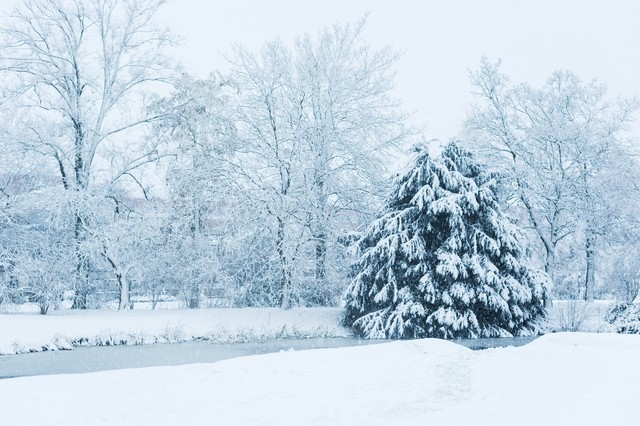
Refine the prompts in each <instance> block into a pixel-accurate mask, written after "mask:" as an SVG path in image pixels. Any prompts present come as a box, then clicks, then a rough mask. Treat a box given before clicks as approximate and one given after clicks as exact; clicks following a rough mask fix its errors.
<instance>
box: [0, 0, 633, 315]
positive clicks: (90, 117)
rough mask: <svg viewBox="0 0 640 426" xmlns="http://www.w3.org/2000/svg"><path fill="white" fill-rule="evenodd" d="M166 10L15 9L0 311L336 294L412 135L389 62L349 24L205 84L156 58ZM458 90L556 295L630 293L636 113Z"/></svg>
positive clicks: (247, 55) (272, 46)
mask: <svg viewBox="0 0 640 426" xmlns="http://www.w3.org/2000/svg"><path fill="white" fill-rule="evenodd" d="M162 3H163V2H162V1H156V0H111V1H98V0H81V1H66V0H63V1H53V0H25V1H23V3H22V4H21V5H20V6H19V7H18V8H17V9H16V10H15V12H14V13H13V14H12V15H11V16H10V17H8V18H7V20H6V21H5V22H6V23H7V25H6V26H5V27H3V28H2V29H1V30H0V33H1V38H2V47H1V50H2V52H1V53H2V54H1V55H0V73H1V74H2V79H1V83H0V85H2V92H1V93H2V102H1V103H0V115H1V116H2V122H1V124H0V144H1V145H2V150H0V157H1V159H2V164H3V169H2V172H1V173H0V195H1V206H0V207H1V208H0V229H1V232H0V303H22V302H25V301H32V302H37V303H38V304H39V306H40V310H41V312H42V313H47V312H48V311H49V310H50V309H52V308H55V307H56V306H58V305H59V304H60V303H61V302H62V301H63V300H65V299H68V300H70V301H72V305H73V307H74V308H79V309H84V308H91V307H99V306H103V305H104V304H105V303H106V302H108V301H113V300H114V299H116V300H118V302H119V303H118V304H119V307H120V309H124V308H127V307H130V306H131V305H132V300H142V299H144V300H148V301H150V302H151V303H152V305H153V306H155V305H156V304H157V303H158V302H160V301H162V300H164V299H165V298H171V299H176V298H177V299H178V300H181V301H183V302H184V305H185V306H188V307H191V308H196V307H199V306H202V305H216V306H230V305H232V306H281V307H283V308H289V307H291V306H299V305H303V306H308V305H337V304H339V303H340V300H341V298H342V296H343V293H344V291H345V289H346V288H347V286H348V284H349V282H350V281H351V280H352V278H353V276H354V274H355V273H356V271H354V270H353V265H354V263H353V262H354V259H355V257H354V252H353V250H352V248H353V246H354V243H355V242H356V241H357V240H358V239H359V237H360V232H362V231H363V230H364V229H365V228H366V227H367V226H368V225H369V224H370V223H371V222H372V221H373V220H374V219H375V218H376V216H377V214H378V211H379V209H380V207H381V206H382V202H383V200H384V199H385V198H386V197H387V195H388V193H389V191H390V188H391V183H392V180H393V179H392V174H393V172H394V171H395V170H397V169H398V167H399V166H400V165H401V160H399V159H400V158H403V157H405V155H406V153H407V152H409V147H410V146H412V145H413V144H415V143H417V142H420V141H422V140H423V139H424V137H423V136H422V135H421V134H420V132H418V131H415V130H413V129H412V128H411V127H410V126H409V125H408V124H407V123H408V121H407V119H408V116H407V115H406V114H405V113H404V112H403V110H402V106H401V104H400V103H399V102H398V101H397V100H395V99H394V98H393V96H392V92H393V89H394V72H395V68H394V67H395V65H396V63H397V61H398V59H399V55H398V53H397V52H395V51H394V50H393V49H391V48H390V47H382V48H375V47H372V46H370V45H369V43H368V42H367V40H366V38H365V37H364V30H365V21H364V20H363V21H360V22H356V23H353V24H347V25H334V26H332V27H327V28H324V29H321V30H320V31H318V33H317V34H315V35H302V36H300V37H299V38H297V39H296V40H294V41H292V42H291V43H290V44H287V43H285V42H282V41H279V40H275V41H271V42H268V43H266V44H265V45H264V46H263V48H262V49H260V50H259V51H256V52H251V51H248V50H246V49H244V48H242V47H236V48H234V49H233V50H232V52H231V54H230V55H229V65H230V67H229V68H230V71H229V72H228V73H225V74H222V73H218V72H213V73H212V74H211V76H210V77H209V78H207V79H202V80H199V79H195V78H193V77H191V76H189V75H188V74H187V73H186V72H184V71H183V70H182V68H181V67H180V66H178V65H177V64H175V63H174V62H173V61H172V60H171V58H169V57H167V56H166V50H167V48H168V47H169V46H170V45H171V44H173V43H174V40H173V39H172V35H171V34H170V33H169V32H167V31H166V30H163V29H161V28H160V27H158V26H156V25H155V24H154V16H155V14H156V12H157V11H158V8H159V7H161V5H162ZM202 54H207V52H202ZM212 71H213V70H212ZM471 78H472V81H473V83H474V85H475V86H476V88H477V89H478V92H479V94H480V104H479V105H478V106H477V107H475V108H474V109H473V110H472V112H471V113H470V116H469V120H468V126H467V132H466V136H465V141H464V144H465V145H467V146H468V147H469V148H471V149H472V150H474V151H476V152H478V153H479V155H480V158H482V159H484V160H485V161H486V162H487V163H488V164H490V165H492V166H495V167H496V168H497V169H498V171H499V172H500V173H501V174H502V175H503V176H504V179H502V180H501V182H506V183H505V184H503V185H502V187H501V190H500V191H499V194H500V196H501V202H502V205H503V208H504V210H505V211H506V213H507V214H508V215H509V217H511V218H512V220H513V221H514V222H516V223H517V224H518V225H520V226H521V227H523V228H524V229H525V230H526V231H527V235H528V239H527V241H528V243H529V245H528V250H529V255H530V256H531V257H533V258H534V259H535V260H537V261H538V262H539V264H540V265H541V266H544V268H545V269H546V272H547V273H548V274H549V275H550V276H551V277H552V278H553V281H554V283H555V295H556V296H558V297H584V298H592V297H594V296H611V295H614V296H617V297H619V298H626V299H629V298H631V297H632V296H633V295H634V292H635V294H637V289H638V282H640V275H638V273H637V270H638V269H637V256H636V251H637V247H636V245H637V244H636V240H637V235H638V233H637V229H638V227H637V223H636V220H635V213H634V212H635V208H636V206H637V205H638V188H637V185H636V182H637V180H636V179H635V173H636V169H637V167H636V163H635V158H634V156H633V154H634V153H633V149H632V147H631V146H628V145H627V144H625V140H624V139H623V136H624V131H625V128H626V126H627V125H628V124H630V122H631V118H632V113H633V112H634V111H635V109H636V104H635V103H634V102H631V101H620V102H617V103H615V102H611V101H609V100H608V98H607V97H606V92H605V90H604V89H603V88H602V87H601V86H598V85H597V84H595V83H589V84H584V83H582V82H581V81H580V80H579V79H578V78H577V77H576V76H574V75H572V74H570V73H557V74H554V75H553V76H552V77H551V79H550V80H549V83H548V84H547V85H546V86H545V87H544V88H542V89H534V88H531V87H529V86H527V85H521V86H514V85H510V84H509V83H508V80H507V79H506V77H505V76H503V75H502V74H501V73H500V71H499V67H498V66H497V65H496V64H491V63H488V62H486V61H485V62H483V63H482V65H481V68H480V70H479V71H477V72H474V73H472V75H471ZM435 145H436V144H434V146H435ZM436 149H437V148H436Z"/></svg>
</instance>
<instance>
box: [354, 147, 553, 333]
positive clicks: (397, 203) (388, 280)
mask: <svg viewBox="0 0 640 426" xmlns="http://www.w3.org/2000/svg"><path fill="white" fill-rule="evenodd" d="M497 178H498V177H497V176H496V175H494V174H489V173H486V172H484V170H483V167H482V166H481V165H479V164H478V163H476V162H475V160H474V158H473V156H472V154H471V153H470V152H469V151H466V150H464V149H462V148H460V147H459V146H458V145H457V144H456V143H454V142H451V143H449V144H448V145H447V146H446V147H445V149H444V151H443V153H442V154H441V155H440V156H439V157H437V158H432V157H431V156H430V155H429V153H428V152H427V151H426V149H423V150H421V151H419V152H418V155H417V156H416V159H415V162H414V163H413V166H412V167H411V169H410V170H409V171H408V172H407V173H406V174H404V175H403V176H402V177H401V178H400V179H399V180H398V181H397V183H396V185H395V187H394V189H393V191H392V194H391V196H390V197H389V199H388V201H387V203H386V205H385V207H384V209H383V211H382V214H381V215H380V217H379V218H378V219H377V220H375V221H374V222H373V223H372V224H371V225H370V227H369V228H368V229H367V231H366V232H365V233H364V235H363V237H362V238H361V239H360V240H359V242H358V243H357V244H358V245H357V247H358V252H359V259H358V261H357V263H356V265H355V270H354V273H355V278H354V279H353V281H352V282H351V284H350V285H349V287H348V289H347V293H346V312H345V318H344V322H345V324H346V325H348V326H351V327H352V328H353V329H354V331H355V332H356V333H357V334H359V335H361V336H365V337H368V338H383V337H386V338H420V337H440V338H473V337H498V336H513V335H524V334H531V333H534V332H535V331H536V320H537V319H539V318H540V317H541V316H544V314H545V310H544V306H543V299H544V297H545V295H546V291H547V290H546V289H547V285H548V277H547V276H546V274H545V273H544V272H542V271H541V270H538V269H536V268H533V267H532V266H530V264H529V263H528V260H527V259H526V258H525V257H524V252H523V250H522V248H521V246H520V243H519V239H518V230H517V229H516V228H515V227H514V226H513V225H512V224H511V223H510V222H509V221H508V219H507V218H506V217H505V216H504V215H503V214H502V212H501V210H500V208H499V203H498V198H497V195H496V185H497Z"/></svg>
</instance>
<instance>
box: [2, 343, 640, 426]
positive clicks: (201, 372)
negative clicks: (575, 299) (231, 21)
mask: <svg viewBox="0 0 640 426" xmlns="http://www.w3.org/2000/svg"><path fill="white" fill-rule="evenodd" d="M638 353H640V336H630V335H613V334H583V333H558V334H552V335H546V336H543V337H541V338H540V339H538V340H536V341H535V342H534V343H531V344H529V345H527V346H523V347H518V348H505V349H490V350H485V351H478V352H473V351H471V350H469V349H466V348H464V347H461V346H459V345H456V344H454V343H451V342H446V341H440V340H434V339H425V340H415V341H397V342H391V343H386V344H381V345H373V346H359V347H351V348H340V349H318V350H310V351H299V352H282V353H275V354H269V355H261V356H252V357H243V358H237V359H233V360H227V361H221V362H217V363H212V364H192V365H185V366H178V367H153V368H144V369H136V370H118V371H109V372H100V373H91V374H78V375H58V376H40V377H25V378H17V379H6V380H0V401H2V405H3V409H2V414H1V418H2V424H3V425H4V424H6V425H18V424H20V425H42V426H46V425H48V426H58V425H68V424H82V425H88V426H96V425H113V424H117V425H119V426H125V425H140V424H149V425H154V426H164V425H167V426H169V425H183V424H188V425H211V424H216V425H303V424H304V425H390V424H393V425H396V424H397V425H419V424H420V425H423V424H442V425H469V424H474V425H509V424H518V425H525V426H526V425H536V426H539V425H573V424H584V425H594V424H621V425H632V424H637V423H636V421H637V407H639V406H640V394H638V392H637V391H636V390H635V389H636V386H637V383H639V380H640V369H639V368H637V356H638Z"/></svg>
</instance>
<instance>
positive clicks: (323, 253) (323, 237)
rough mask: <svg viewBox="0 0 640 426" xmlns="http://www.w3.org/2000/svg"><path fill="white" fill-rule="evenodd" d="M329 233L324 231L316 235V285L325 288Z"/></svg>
mask: <svg viewBox="0 0 640 426" xmlns="http://www.w3.org/2000/svg"><path fill="white" fill-rule="evenodd" d="M326 264H327V234H326V233H325V232H324V231H323V232H321V233H320V234H318V235H317V236H316V271H315V278H316V286H318V287H319V288H324V286H325V279H326V276H327V269H326Z"/></svg>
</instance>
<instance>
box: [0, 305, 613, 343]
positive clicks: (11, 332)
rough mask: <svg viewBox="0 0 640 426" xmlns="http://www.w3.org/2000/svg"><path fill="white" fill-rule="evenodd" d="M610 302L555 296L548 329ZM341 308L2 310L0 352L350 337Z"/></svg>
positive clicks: (593, 321)
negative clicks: (341, 322)
mask: <svg viewBox="0 0 640 426" xmlns="http://www.w3.org/2000/svg"><path fill="white" fill-rule="evenodd" d="M610 304H611V302H604V301H599V302H593V303H589V304H587V303H584V302H576V301H556V302H554V307H553V308H552V309H551V310H550V311H549V315H548V320H547V322H546V323H545V324H543V330H544V331H546V332H560V331H586V332H608V331H612V330H613V328H612V326H611V325H610V324H607V323H606V322H605V321H604V316H605V313H606V311H607V309H608V308H609V306H610ZM341 315H342V309H341V308H294V309H291V310H288V311H283V310H281V309H277V308H219V309H196V310H193V309H167V310H147V309H140V310H133V311H129V310H127V311H116V310H87V311H75V310H60V311H54V312H53V313H52V314H50V315H46V316H42V315H37V314H33V313H17V312H16V313H5V314H0V355H7V354H19V353H27V352H38V351H47V350H64V349H71V348H73V347H76V346H106V345H109V346H111V345H140V344H149V343H174V342H185V341H190V340H208V341H212V342H217V343H238V342H256V341H258V342H259V341H265V340H272V339H278V338H305V337H346V336H349V335H350V331H349V330H347V329H345V328H344V327H342V326H341V325H340V316H341Z"/></svg>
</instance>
